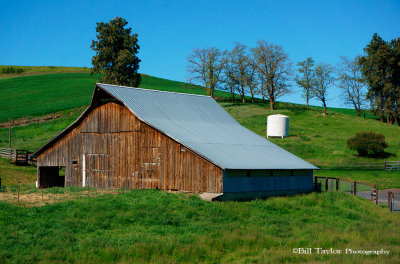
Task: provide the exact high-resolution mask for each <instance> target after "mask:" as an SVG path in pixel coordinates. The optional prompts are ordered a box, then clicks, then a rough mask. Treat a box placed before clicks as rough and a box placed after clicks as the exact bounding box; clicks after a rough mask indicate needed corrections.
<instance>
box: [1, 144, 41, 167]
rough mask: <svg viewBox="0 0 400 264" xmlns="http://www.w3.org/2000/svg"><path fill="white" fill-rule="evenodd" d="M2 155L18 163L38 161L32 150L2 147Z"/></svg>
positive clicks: (25, 163) (26, 163) (24, 163)
mask: <svg viewBox="0 0 400 264" xmlns="http://www.w3.org/2000/svg"><path fill="white" fill-rule="evenodd" d="M0 157H2V158H6V159H9V160H10V162H11V163H13V164H16V165H28V164H32V163H36V158H34V157H33V156H32V152H30V151H29V150H23V149H9V148H0Z"/></svg>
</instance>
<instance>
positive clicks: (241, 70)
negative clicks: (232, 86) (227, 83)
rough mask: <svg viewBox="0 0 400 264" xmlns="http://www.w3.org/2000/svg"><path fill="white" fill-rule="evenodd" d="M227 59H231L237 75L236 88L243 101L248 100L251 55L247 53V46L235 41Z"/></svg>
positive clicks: (231, 64) (233, 69)
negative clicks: (246, 95) (247, 90)
mask: <svg viewBox="0 0 400 264" xmlns="http://www.w3.org/2000/svg"><path fill="white" fill-rule="evenodd" d="M227 61H229V63H230V66H231V68H232V73H233V74H234V75H235V79H236V82H237V85H236V88H237V91H238V93H239V94H240V97H241V98H242V103H245V102H246V97H245V94H246V85H247V84H246V80H247V75H248V71H249V67H250V62H249V57H248V54H247V46H246V45H244V44H240V43H235V47H234V48H233V50H232V51H231V52H228V54H227Z"/></svg>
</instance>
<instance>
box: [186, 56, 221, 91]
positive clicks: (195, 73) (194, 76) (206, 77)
mask: <svg viewBox="0 0 400 264" xmlns="http://www.w3.org/2000/svg"><path fill="white" fill-rule="evenodd" d="M187 60H188V62H189V65H188V67H187V71H188V72H189V74H190V77H189V81H190V82H192V81H198V82H200V83H201V84H202V85H204V87H205V88H206V90H207V92H208V94H209V95H210V96H211V97H214V91H215V89H217V88H218V87H219V85H220V84H221V83H222V81H223V78H222V72H223V69H224V66H225V63H226V51H220V50H219V49H217V48H204V49H194V50H193V53H192V54H191V55H189V56H188V58H187Z"/></svg>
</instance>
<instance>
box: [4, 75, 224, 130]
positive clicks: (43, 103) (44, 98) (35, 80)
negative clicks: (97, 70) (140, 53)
mask: <svg viewBox="0 0 400 264" xmlns="http://www.w3.org/2000/svg"><path fill="white" fill-rule="evenodd" d="M100 78H101V74H93V75H90V74H88V73H54V74H42V75H33V76H21V77H13V78H6V79H0V93H1V94H2V96H1V98H0V123H2V122H6V121H9V120H14V119H16V118H21V117H26V116H38V115H44V114H48V113H53V112H57V111H61V110H66V109H73V108H76V107H80V106H87V105H88V104H89V103H90V99H91V96H92V94H93V89H94V85H95V83H96V82H99V79H100ZM140 87H141V88H148V89H154V90H165V91H173V92H182V93H193V94H204V95H205V94H206V92H205V90H204V89H203V88H201V87H200V86H195V85H191V84H187V83H182V82H176V81H170V80H166V79H162V78H157V77H152V76H148V75H142V83H141V84H140ZM216 96H226V93H225V92H221V91H218V92H217V93H216Z"/></svg>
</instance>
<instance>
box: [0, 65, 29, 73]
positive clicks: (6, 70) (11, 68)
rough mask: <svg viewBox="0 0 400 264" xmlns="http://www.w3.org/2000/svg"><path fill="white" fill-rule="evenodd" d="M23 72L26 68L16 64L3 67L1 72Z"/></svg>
mask: <svg viewBox="0 0 400 264" xmlns="http://www.w3.org/2000/svg"><path fill="white" fill-rule="evenodd" d="M23 72H24V69H22V68H19V67H14V66H7V67H3V68H1V73H3V74H11V73H16V74H20V73H23Z"/></svg>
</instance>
